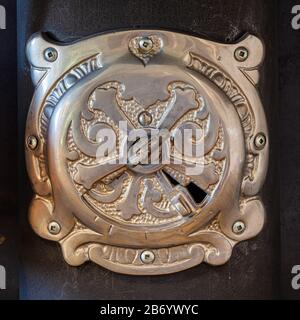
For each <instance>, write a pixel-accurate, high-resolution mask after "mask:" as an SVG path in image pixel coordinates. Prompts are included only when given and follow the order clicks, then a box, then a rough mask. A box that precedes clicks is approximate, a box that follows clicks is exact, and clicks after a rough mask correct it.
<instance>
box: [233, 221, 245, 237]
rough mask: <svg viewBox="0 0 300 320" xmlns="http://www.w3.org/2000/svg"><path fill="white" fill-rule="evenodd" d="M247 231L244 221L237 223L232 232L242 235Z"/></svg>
mask: <svg viewBox="0 0 300 320" xmlns="http://www.w3.org/2000/svg"><path fill="white" fill-rule="evenodd" d="M245 229H246V226H245V223H244V222H243V221H237V222H235V223H234V225H233V226H232V230H233V232H234V233H235V234H241V233H243V232H244V231H245Z"/></svg>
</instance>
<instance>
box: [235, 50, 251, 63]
mask: <svg viewBox="0 0 300 320" xmlns="http://www.w3.org/2000/svg"><path fill="white" fill-rule="evenodd" d="M234 57H235V59H236V60H237V61H240V62H243V61H246V60H247V59H248V57H249V51H248V49H247V48H245V47H239V48H237V49H236V50H235V52H234Z"/></svg>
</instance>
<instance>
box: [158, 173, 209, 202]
mask: <svg viewBox="0 0 300 320" xmlns="http://www.w3.org/2000/svg"><path fill="white" fill-rule="evenodd" d="M164 174H165V175H166V177H167V178H168V179H169V181H170V182H171V184H172V185H173V186H174V187H176V186H177V185H178V184H179V183H178V182H177V181H176V180H175V179H173V178H172V177H171V176H170V175H169V174H168V173H167V172H165V171H164ZM186 188H187V190H188V191H189V193H190V195H191V196H192V198H193V199H194V201H195V202H196V203H198V204H199V203H201V202H202V201H203V200H204V199H205V198H206V196H207V193H206V192H205V191H203V190H202V189H201V188H199V187H198V186H197V185H195V184H194V183H193V182H191V183H190V184H189V185H188V186H186Z"/></svg>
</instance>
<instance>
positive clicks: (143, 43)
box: [139, 38, 153, 52]
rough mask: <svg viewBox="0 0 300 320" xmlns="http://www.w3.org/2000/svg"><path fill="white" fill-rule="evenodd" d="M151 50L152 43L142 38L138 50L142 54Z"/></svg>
mask: <svg viewBox="0 0 300 320" xmlns="http://www.w3.org/2000/svg"><path fill="white" fill-rule="evenodd" d="M152 48H153V41H152V40H151V39H150V38H143V39H141V40H140V41H139V49H140V50H141V51H142V52H149V51H150V50H152Z"/></svg>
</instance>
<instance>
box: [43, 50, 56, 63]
mask: <svg viewBox="0 0 300 320" xmlns="http://www.w3.org/2000/svg"><path fill="white" fill-rule="evenodd" d="M44 57H45V59H46V60H47V61H49V62H54V61H55V60H56V59H57V58H58V52H57V50H56V49H54V48H47V49H46V50H45V51H44Z"/></svg>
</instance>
